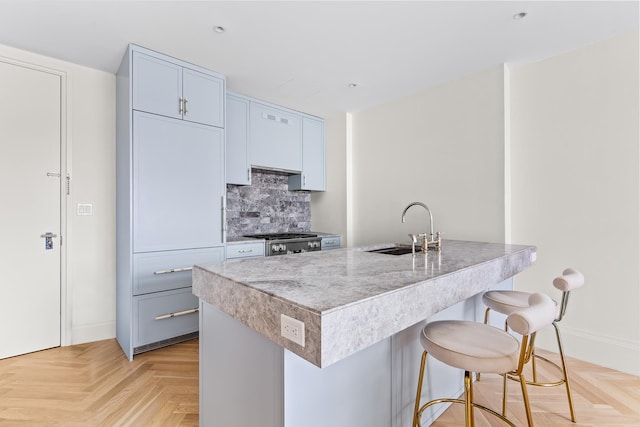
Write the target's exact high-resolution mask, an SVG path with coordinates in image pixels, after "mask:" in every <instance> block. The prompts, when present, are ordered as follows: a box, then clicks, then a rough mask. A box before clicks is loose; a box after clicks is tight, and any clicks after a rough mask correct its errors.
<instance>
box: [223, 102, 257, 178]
mask: <svg viewBox="0 0 640 427" xmlns="http://www.w3.org/2000/svg"><path fill="white" fill-rule="evenodd" d="M226 118H227V123H226V125H225V132H226V136H227V139H226V162H227V167H226V172H227V184H236V185H251V164H250V163H249V151H248V148H249V100H248V99H246V98H243V97H241V96H237V95H234V94H231V93H229V92H227V114H226Z"/></svg>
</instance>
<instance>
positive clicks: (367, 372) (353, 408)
mask: <svg viewBox="0 0 640 427" xmlns="http://www.w3.org/2000/svg"><path fill="white" fill-rule="evenodd" d="M284 375H285V382H284V383H285V424H284V426H285V427H300V426H304V427H329V426H331V427H347V426H367V427H392V426H395V425H394V424H392V420H391V390H392V389H391V338H388V339H386V340H383V341H381V342H378V343H376V344H374V345H372V346H370V347H368V348H366V349H364V350H362V351H360V352H358V353H356V354H353V355H351V356H349V357H347V358H345V359H343V360H341V361H339V362H337V363H335V364H333V365H331V366H328V367H326V368H319V367H317V366H315V365H312V364H311V363H309V362H307V361H306V360H304V359H302V358H300V357H299V356H297V355H296V354H294V353H291V352H290V351H287V350H285V367H284ZM397 427H401V426H400V425H397Z"/></svg>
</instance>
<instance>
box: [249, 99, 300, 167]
mask: <svg viewBox="0 0 640 427" xmlns="http://www.w3.org/2000/svg"><path fill="white" fill-rule="evenodd" d="M249 134H250V138H249V158H250V161H251V165H252V166H255V167H258V168H260V167H263V168H268V169H279V170H284V171H291V172H294V171H296V172H299V171H301V170H302V116H301V115H299V114H295V113H293V112H291V111H288V110H284V109H279V108H277V107H275V106H270V105H265V104H263V103H260V102H254V101H251V102H250V104H249Z"/></svg>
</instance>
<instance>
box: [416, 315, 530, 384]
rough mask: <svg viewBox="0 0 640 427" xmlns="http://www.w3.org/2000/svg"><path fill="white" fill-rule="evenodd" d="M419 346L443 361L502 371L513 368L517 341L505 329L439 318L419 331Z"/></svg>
mask: <svg viewBox="0 0 640 427" xmlns="http://www.w3.org/2000/svg"><path fill="white" fill-rule="evenodd" d="M420 341H421V343H422V346H423V347H424V349H425V350H426V351H427V353H429V354H431V355H432V356H433V357H435V358H436V359H438V360H440V361H441V362H443V363H446V364H447V365H450V366H453V367H456V368H460V369H464V370H465V371H469V372H476V373H494V374H502V373H505V372H510V371H512V370H514V369H516V368H517V366H518V357H519V355H520V352H519V347H520V344H519V342H518V340H517V339H516V338H514V337H513V336H511V335H510V334H508V333H506V332H505V331H503V330H501V329H498V328H494V327H493V326H488V325H485V324H482V323H477V322H469V321H466V320H440V321H435V322H431V323H429V324H427V325H426V326H425V327H424V328H423V329H422V333H421V334H420Z"/></svg>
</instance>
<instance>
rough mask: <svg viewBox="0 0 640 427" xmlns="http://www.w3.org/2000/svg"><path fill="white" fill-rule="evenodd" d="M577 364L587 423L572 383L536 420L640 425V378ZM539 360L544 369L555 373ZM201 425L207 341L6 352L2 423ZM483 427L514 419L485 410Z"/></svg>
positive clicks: (546, 392)
mask: <svg viewBox="0 0 640 427" xmlns="http://www.w3.org/2000/svg"><path fill="white" fill-rule="evenodd" d="M546 355H548V354H546ZM552 358H553V356H552ZM416 363H419V360H417V361H416ZM568 363H569V369H570V375H571V379H572V382H573V383H572V386H573V392H574V403H575V406H576V412H577V416H578V422H577V423H576V424H574V423H572V422H571V421H570V420H569V409H568V405H567V401H566V397H565V394H564V388H562V387H554V388H545V389H541V388H538V387H529V391H530V393H529V394H530V399H531V403H532V410H533V417H534V421H535V424H536V427H549V426H554V427H555V426H558V427H564V426H574V427H586V426H594V427H595V426H597V427H619V426H625V427H640V377H636V376H633V375H628V374H624V373H621V372H617V371H613V370H610V369H606V368H602V367H599V366H595V365H591V364H589V363H585V362H581V361H579V360H575V359H569V361H568ZM539 368H540V371H539V372H540V373H541V374H542V375H543V376H547V375H551V374H553V375H555V371H550V370H549V369H544V367H543V366H542V365H540V366H539ZM501 387H502V382H501V379H500V377H499V376H497V375H484V376H483V377H482V380H481V381H480V382H476V383H475V386H474V390H475V397H476V399H477V400H478V401H480V402H482V403H483V404H485V405H487V406H489V407H492V408H494V409H498V410H499V408H500V399H501V393H502V391H501V390H502V388H501ZM508 396H509V407H508V416H509V417H511V418H512V419H514V421H515V422H516V424H517V425H522V426H525V425H526V417H525V414H524V408H523V405H522V397H521V394H520V389H519V385H518V383H515V382H511V381H510V382H509V394H508ZM197 425H198V340H192V341H188V342H185V343H180V344H176V345H173V346H170V347H166V348H162V349H159V350H155V351H151V352H148V353H144V354H141V355H138V356H136V357H135V358H134V361H133V362H129V361H128V360H127V359H126V358H125V356H124V354H123V353H122V350H121V349H120V347H119V346H118V344H117V342H116V341H115V340H106V341H98V342H93V343H88V344H80V345H75V346H70V347H60V348H55V349H51V350H45V351H41V352H37V353H32V354H28V355H24V356H19V357H14V358H10V359H4V360H0V426H2V427H5V426H8V427H13V426H19V427H23V426H65V427H67V426H68V427H76V426H83V427H84V426H163V427H164V426H167V427H171V426H197ZM433 425H434V427H445V426H461V425H464V411H463V408H462V406H461V405H453V406H451V407H450V408H449V409H448V410H447V411H446V412H445V413H444V414H443V415H442V416H441V417H440V418H439V419H438V420H437V422H436V423H435V424H433ZM476 425H477V426H478V427H485V426H502V425H504V424H501V423H499V422H498V421H496V420H494V419H492V418H491V417H485V416H484V415H483V414H482V412H480V411H476ZM215 427H245V426H215ZM250 427H254V426H250ZM255 427H258V426H255ZM299 427H304V426H299ZM327 427H342V426H327ZM345 427H346V426H345ZM348 427H367V426H348Z"/></svg>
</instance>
